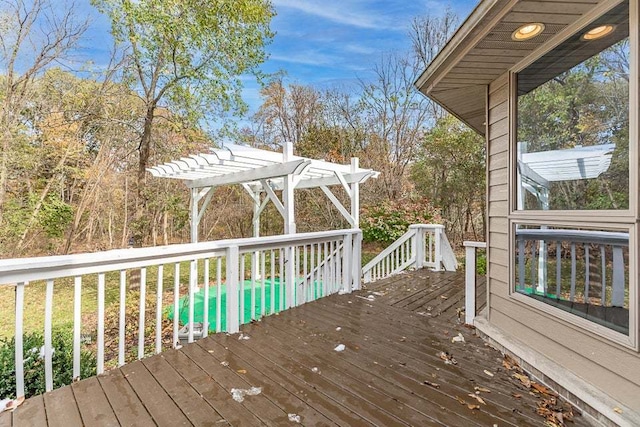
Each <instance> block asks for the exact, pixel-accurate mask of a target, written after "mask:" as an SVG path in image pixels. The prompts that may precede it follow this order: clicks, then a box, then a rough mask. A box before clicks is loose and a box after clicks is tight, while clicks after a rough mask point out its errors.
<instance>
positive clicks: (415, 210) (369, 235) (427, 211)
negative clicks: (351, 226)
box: [360, 198, 440, 244]
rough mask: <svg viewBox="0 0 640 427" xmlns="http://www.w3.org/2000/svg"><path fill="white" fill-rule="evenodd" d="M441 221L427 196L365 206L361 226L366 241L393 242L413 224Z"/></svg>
mask: <svg viewBox="0 0 640 427" xmlns="http://www.w3.org/2000/svg"><path fill="white" fill-rule="evenodd" d="M434 222H435V223H439V222H440V215H439V213H438V211H437V209H435V208H434V207H433V206H432V205H431V203H429V201H428V200H427V199H426V198H421V199H405V200H397V201H385V202H382V203H380V204H378V205H374V206H367V207H364V208H363V211H362V216H361V221H360V228H362V238H363V240H364V241H365V242H380V243H384V244H389V243H392V242H393V241H395V240H397V239H398V238H399V237H400V236H402V235H403V234H404V233H405V232H406V231H407V229H408V228H409V226H410V225H411V224H429V223H434Z"/></svg>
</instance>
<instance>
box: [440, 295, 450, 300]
mask: <svg viewBox="0 0 640 427" xmlns="http://www.w3.org/2000/svg"><path fill="white" fill-rule="evenodd" d="M440 298H442V299H449V297H448V296H446V295H440Z"/></svg>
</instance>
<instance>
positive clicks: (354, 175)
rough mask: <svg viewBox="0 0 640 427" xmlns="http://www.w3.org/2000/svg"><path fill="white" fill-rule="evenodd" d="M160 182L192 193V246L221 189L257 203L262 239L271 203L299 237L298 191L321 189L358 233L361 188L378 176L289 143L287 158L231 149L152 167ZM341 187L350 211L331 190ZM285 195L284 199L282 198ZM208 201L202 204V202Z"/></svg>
mask: <svg viewBox="0 0 640 427" xmlns="http://www.w3.org/2000/svg"><path fill="white" fill-rule="evenodd" d="M148 171H149V172H150V173H151V174H152V175H153V176H155V177H160V178H173V179H179V180H183V181H184V182H185V184H186V186H187V187H189V188H190V189H191V241H192V242H194V243H195V242H197V241H198V224H199V223H200V219H201V218H202V214H203V212H204V211H205V209H206V208H207V206H208V204H209V202H210V201H211V198H212V196H213V189H214V188H215V187H217V186H220V185H231V184H240V185H242V187H243V188H244V189H245V190H246V191H247V192H248V193H249V195H250V196H251V198H252V200H253V205H254V209H253V235H254V236H255V237H258V232H259V225H260V214H261V213H262V211H263V210H264V208H265V207H266V205H267V203H268V202H269V201H271V202H272V203H273V204H274V205H275V207H276V209H277V210H278V212H279V213H280V215H282V217H283V219H284V232H285V234H289V233H295V232H296V222H295V209H294V200H293V191H294V189H302V188H320V189H322V191H323V192H324V193H325V194H326V195H327V197H328V198H329V200H331V202H332V203H333V204H334V206H335V207H336V208H337V209H338V211H339V212H340V213H341V214H342V215H343V216H344V217H345V218H346V219H347V221H348V222H349V225H350V226H351V227H352V228H358V226H359V214H358V210H359V205H360V204H359V197H360V192H359V185H360V184H361V183H363V182H365V181H366V180H368V179H369V178H371V177H373V178H376V177H377V176H378V174H379V173H378V172H376V171H374V170H371V169H362V168H360V167H359V166H358V159H357V158H353V159H351V164H350V165H341V164H337V163H331V162H327V161H324V160H314V159H309V158H306V157H299V156H294V155H293V146H292V145H291V144H290V143H285V144H284V150H283V152H282V153H276V152H273V151H267V150H260V149H257V148H252V147H247V146H242V145H234V144H229V145H225V146H224V148H221V149H212V150H211V151H210V152H209V153H204V154H197V155H192V156H189V157H183V158H181V159H179V160H174V161H172V162H168V163H164V164H162V165H158V166H154V167H152V168H149V169H148ZM330 186H341V187H342V188H343V189H344V191H345V192H346V193H347V195H348V196H349V198H350V201H351V206H350V210H347V209H346V208H345V207H344V206H343V205H342V203H341V202H340V200H339V199H338V198H337V197H336V196H335V195H334V194H333V192H332V191H331V190H330V189H329V187H330ZM280 190H281V191H282V200H280V198H278V196H277V195H276V192H277V191H280ZM201 201H202V203H201Z"/></svg>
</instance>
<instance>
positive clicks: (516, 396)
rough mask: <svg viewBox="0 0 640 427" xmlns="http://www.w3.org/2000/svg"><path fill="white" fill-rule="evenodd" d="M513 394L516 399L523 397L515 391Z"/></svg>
mask: <svg viewBox="0 0 640 427" xmlns="http://www.w3.org/2000/svg"><path fill="white" fill-rule="evenodd" d="M511 396H513V397H515V398H516V399H521V398H522V395H521V394H519V393H513V394H512V395H511Z"/></svg>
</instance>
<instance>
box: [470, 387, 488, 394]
mask: <svg viewBox="0 0 640 427" xmlns="http://www.w3.org/2000/svg"><path fill="white" fill-rule="evenodd" d="M473 389H474V390H475V391H481V392H483V393H491V390H489V389H488V388H484V387H474V388H473Z"/></svg>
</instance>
